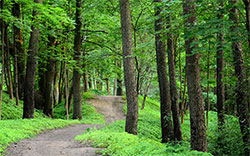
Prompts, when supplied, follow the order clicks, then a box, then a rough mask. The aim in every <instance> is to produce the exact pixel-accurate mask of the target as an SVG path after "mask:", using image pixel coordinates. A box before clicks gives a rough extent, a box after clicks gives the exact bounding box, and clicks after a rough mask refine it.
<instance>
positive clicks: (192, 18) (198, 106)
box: [183, 0, 207, 152]
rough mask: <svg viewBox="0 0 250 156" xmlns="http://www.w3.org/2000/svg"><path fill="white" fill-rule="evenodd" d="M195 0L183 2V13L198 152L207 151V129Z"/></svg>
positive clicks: (193, 139)
mask: <svg viewBox="0 0 250 156" xmlns="http://www.w3.org/2000/svg"><path fill="white" fill-rule="evenodd" d="M194 3H195V1H194V0H184V1H183V11H184V16H188V17H186V18H185V48H186V67H187V85H188V96H189V105H190V125H191V148H192V150H197V151H203V152H206V151H207V138H206V127H205V116H204V106H203V98H202V90H201V87H200V79H201V77H200V65H199V60H200V55H199V53H194V52H193V50H194V48H195V47H194V46H193V45H192V44H193V42H195V41H197V38H196V37H195V36H193V35H192V36H190V34H193V33H194V32H192V29H194V28H193V27H194V26H195V23H196V22H197V20H196V6H195V4H194Z"/></svg>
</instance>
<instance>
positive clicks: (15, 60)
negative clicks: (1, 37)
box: [13, 26, 19, 106]
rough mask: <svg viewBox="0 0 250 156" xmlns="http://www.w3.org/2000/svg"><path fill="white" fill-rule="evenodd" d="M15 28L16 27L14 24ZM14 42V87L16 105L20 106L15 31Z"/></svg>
mask: <svg viewBox="0 0 250 156" xmlns="http://www.w3.org/2000/svg"><path fill="white" fill-rule="evenodd" d="M13 29H15V27H14V26H13ZM13 43H14V89H15V96H16V105H17V106H19V93H18V86H19V84H18V66H17V55H18V53H17V48H16V38H15V33H14V35H13Z"/></svg>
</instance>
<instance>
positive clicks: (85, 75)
mask: <svg viewBox="0 0 250 156" xmlns="http://www.w3.org/2000/svg"><path fill="white" fill-rule="evenodd" d="M85 68H86V65H85V66H84V67H83V69H84V70H85ZM83 91H84V92H88V74H87V72H86V71H84V73H83Z"/></svg>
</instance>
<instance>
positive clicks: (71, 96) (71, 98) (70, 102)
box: [68, 84, 73, 113]
mask: <svg viewBox="0 0 250 156" xmlns="http://www.w3.org/2000/svg"><path fill="white" fill-rule="evenodd" d="M72 101H73V84H72V86H71V87H70V91H69V100H68V103H69V104H68V109H69V113H70V112H71V106H72Z"/></svg>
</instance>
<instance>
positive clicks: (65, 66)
mask: <svg viewBox="0 0 250 156" xmlns="http://www.w3.org/2000/svg"><path fill="white" fill-rule="evenodd" d="M64 83H65V89H64V91H65V109H66V118H67V120H69V99H68V98H69V93H68V90H69V79H68V71H67V65H66V63H64Z"/></svg>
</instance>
